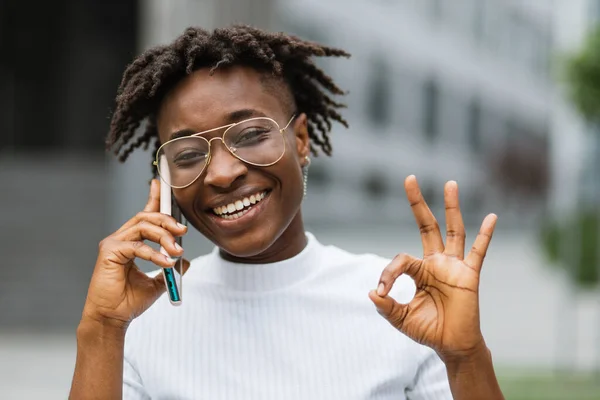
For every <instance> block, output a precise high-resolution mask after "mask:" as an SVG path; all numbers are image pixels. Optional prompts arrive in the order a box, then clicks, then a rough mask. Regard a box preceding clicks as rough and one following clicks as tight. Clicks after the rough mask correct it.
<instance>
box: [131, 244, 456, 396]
mask: <svg viewBox="0 0 600 400" xmlns="http://www.w3.org/2000/svg"><path fill="white" fill-rule="evenodd" d="M307 238H308V245H307V246H306V248H305V249H304V250H303V251H302V252H301V253H300V254H298V255H297V256H295V257H293V258H291V259H288V260H285V261H281V262H277V263H272V264H261V265H256V264H235V263H232V262H228V261H225V260H223V259H222V258H221V257H220V255H219V251H218V249H217V248H215V249H214V251H213V252H211V253H210V254H208V255H206V256H202V257H199V258H197V259H194V260H193V261H192V265H191V267H190V270H189V271H188V273H187V274H186V275H185V277H184V282H183V304H182V305H181V306H180V307H173V306H171V305H170V303H169V301H168V299H167V298H166V296H164V295H163V296H162V297H161V298H160V299H159V300H158V301H157V302H156V303H155V304H154V305H153V306H152V307H151V308H150V309H149V310H148V311H146V312H145V313H144V314H143V315H142V316H141V317H139V318H137V319H136V320H135V321H133V323H132V324H131V326H130V327H129V330H128V332H127V337H126V343H125V365H124V387H123V393H124V394H123V396H124V398H125V399H156V400H158V399H209V400H222V399H227V400H229V399H244V400H254V399H257V400H258V399H260V400H270V399H277V400H282V399H289V400H293V399H308V400H319V399H327V400H338V399H340V400H351V399H390V400H391V399H394V400H400V399H413V400H415V399H422V400H439V399H452V396H451V394H450V389H449V386H448V380H447V376H446V370H445V367H444V365H443V363H442V362H441V361H440V360H439V358H438V357H437V355H436V354H435V353H434V352H433V351H432V350H431V349H429V348H427V347H424V346H421V345H419V344H417V343H415V342H414V341H412V340H411V339H409V338H408V337H406V336H405V335H403V334H401V333H400V332H398V331H397V330H396V329H394V328H393V327H392V326H391V325H390V324H389V323H388V322H387V321H385V320H384V319H383V318H382V317H381V316H380V315H379V314H378V313H377V311H376V310H375V307H374V306H373V304H372V303H371V301H370V300H369V298H368V296H367V294H368V292H369V290H371V289H373V288H375V287H376V286H377V283H378V280H379V275H380V274H381V271H382V270H383V268H384V267H385V266H386V265H387V263H388V262H389V260H386V259H383V258H381V257H378V256H375V255H371V254H365V255H354V254H350V253H348V252H345V251H343V250H341V249H339V248H336V247H333V246H324V245H322V244H320V243H319V242H318V241H317V240H316V239H315V238H314V236H313V235H311V234H310V233H307ZM413 294H414V284H413V282H412V280H410V278H407V277H401V278H400V279H399V280H398V281H397V282H396V285H395V288H394V291H393V292H392V295H393V296H394V297H395V298H396V299H397V300H399V301H408V300H410V298H411V297H412V296H413Z"/></svg>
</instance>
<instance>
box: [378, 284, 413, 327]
mask: <svg viewBox="0 0 600 400" xmlns="http://www.w3.org/2000/svg"><path fill="white" fill-rule="evenodd" d="M369 298H370V299H371V301H372V302H373V304H375V307H376V308H377V312H378V313H379V314H380V315H381V316H382V317H383V318H385V319H386V320H387V321H388V322H389V323H390V324H392V326H393V327H394V328H396V329H398V330H400V331H402V332H404V329H403V328H404V322H405V320H406V317H407V316H408V314H409V313H410V304H400V303H398V302H397V301H396V300H394V299H393V298H392V297H390V296H388V295H384V296H380V295H378V294H377V291H376V290H371V291H370V292H369Z"/></svg>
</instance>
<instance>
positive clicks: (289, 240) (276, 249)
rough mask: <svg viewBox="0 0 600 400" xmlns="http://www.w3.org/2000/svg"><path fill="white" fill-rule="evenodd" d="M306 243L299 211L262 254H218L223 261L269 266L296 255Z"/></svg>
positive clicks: (221, 252) (222, 252)
mask: <svg viewBox="0 0 600 400" xmlns="http://www.w3.org/2000/svg"><path fill="white" fill-rule="evenodd" d="M306 243H307V240H306V234H305V231H304V222H303V221H302V212H301V211H299V212H298V214H296V216H295V217H294V219H293V220H292V222H291V223H290V224H289V225H288V227H287V228H286V229H285V230H284V231H283V233H282V234H281V235H279V237H278V238H277V239H276V240H275V242H274V243H273V244H272V245H271V246H270V247H269V248H267V249H266V250H265V251H263V252H262V253H260V254H257V255H255V256H252V257H236V256H233V255H231V254H228V253H226V252H224V251H223V250H221V251H220V254H221V257H222V258H223V259H225V260H227V261H231V262H234V263H238V264H270V263H274V262H278V261H283V260H287V259H289V258H292V257H294V256H296V255H298V254H299V253H300V252H301V251H302V250H303V249H304V248H305V247H306Z"/></svg>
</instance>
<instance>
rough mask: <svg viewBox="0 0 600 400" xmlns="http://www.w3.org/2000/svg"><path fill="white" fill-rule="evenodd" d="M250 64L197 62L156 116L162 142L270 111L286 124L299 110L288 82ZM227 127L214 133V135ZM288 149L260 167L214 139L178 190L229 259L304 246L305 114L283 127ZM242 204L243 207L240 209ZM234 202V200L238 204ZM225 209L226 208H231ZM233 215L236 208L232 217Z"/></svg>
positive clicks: (193, 219) (264, 256)
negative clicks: (197, 170) (195, 173)
mask: <svg viewBox="0 0 600 400" xmlns="http://www.w3.org/2000/svg"><path fill="white" fill-rule="evenodd" d="M276 79H277V78H275V77H270V76H267V75H265V74H261V73H260V72H258V71H256V70H254V69H252V68H249V67H241V66H236V67H230V68H224V69H217V70H216V71H215V73H214V74H213V75H212V76H210V75H209V69H208V68H204V69H199V70H197V71H195V72H193V73H192V74H190V75H189V76H187V77H185V78H184V79H183V80H181V81H180V82H178V84H177V85H176V86H175V87H174V88H173V89H172V90H171V91H170V92H169V93H168V94H167V96H166V97H165V98H164V100H163V101H162V103H161V106H160V109H159V112H158V115H157V127H158V132H159V137H160V142H161V143H165V142H166V141H168V140H169V139H170V138H171V137H172V135H173V134H175V133H178V134H179V135H181V134H182V132H183V133H188V134H193V133H196V132H203V131H207V130H210V129H214V128H217V127H221V126H224V125H228V124H232V123H235V122H240V121H242V120H245V119H248V118H253V117H268V118H271V119H273V120H274V121H276V122H277V124H279V126H280V127H281V128H284V127H285V126H286V125H287V123H288V121H290V118H291V117H292V114H293V112H294V109H293V106H292V103H293V102H292V101H291V100H290V99H291V94H290V93H289V89H288V87H287V86H286V85H285V83H284V82H283V81H275V80H276ZM224 131H225V129H219V130H215V131H212V132H208V133H206V134H204V135H202V136H203V137H205V138H206V139H208V140H211V139H213V138H218V137H221V136H222V135H223V132H224ZM283 136H284V140H285V153H284V154H283V157H281V159H280V160H279V161H278V162H276V163H275V164H274V165H271V166H267V167H257V166H253V165H250V164H248V163H245V162H243V161H241V160H240V159H238V158H236V157H234V156H233V155H232V154H231V153H230V152H229V151H228V150H227V148H226V147H225V146H224V145H223V143H222V142H221V141H220V140H219V139H215V140H212V141H211V157H210V162H209V164H208V165H207V166H206V168H205V169H204V171H203V173H202V174H201V175H200V176H199V177H198V179H197V180H196V181H195V182H194V183H193V184H192V185H190V186H188V187H186V188H183V189H174V196H175V198H176V200H177V203H178V205H179V207H180V208H181V211H182V212H183V214H184V215H185V217H186V219H187V220H188V221H189V223H190V224H192V225H193V226H194V227H195V228H196V229H198V230H199V231H200V232H201V233H202V234H203V235H204V236H206V237H207V238H208V239H209V240H211V241H212V242H213V243H215V244H216V245H217V246H219V247H220V248H221V251H222V254H223V255H224V256H225V257H226V258H229V259H232V260H236V261H244V262H273V261H279V260H282V259H286V258H289V257H291V256H293V255H295V254H297V253H298V252H299V251H301V249H302V248H303V247H304V245H305V241H306V239H305V235H304V226H303V223H302V217H301V213H300V205H301V202H302V197H303V183H302V171H301V167H302V165H304V164H305V162H306V161H305V157H306V156H307V155H308V153H309V139H308V131H307V124H306V116H305V115H304V114H301V115H299V116H297V117H296V118H294V120H292V121H291V124H290V125H289V127H288V128H287V129H286V131H285V132H284V134H283ZM240 206H243V207H244V208H243V209H241V210H238V209H239V208H240ZM232 207H236V209H235V210H234V209H233V208H232ZM225 210H227V211H226V212H225ZM232 214H234V215H233V216H232Z"/></svg>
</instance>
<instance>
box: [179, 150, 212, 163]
mask: <svg viewBox="0 0 600 400" xmlns="http://www.w3.org/2000/svg"><path fill="white" fill-rule="evenodd" d="M205 159H206V153H204V152H201V151H198V150H193V149H189V150H184V151H181V152H179V153H177V154H176V155H175V157H173V164H175V165H176V166H178V167H186V166H190V165H194V164H196V163H199V162H203V161H204V160H205Z"/></svg>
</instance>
